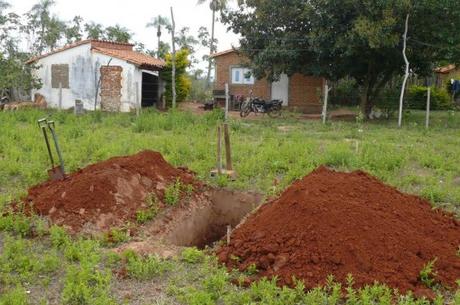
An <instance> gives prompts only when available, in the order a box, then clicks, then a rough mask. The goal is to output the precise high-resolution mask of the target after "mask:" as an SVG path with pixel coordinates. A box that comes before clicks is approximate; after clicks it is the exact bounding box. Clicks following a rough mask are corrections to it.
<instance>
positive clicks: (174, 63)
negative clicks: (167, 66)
mask: <svg viewBox="0 0 460 305" xmlns="http://www.w3.org/2000/svg"><path fill="white" fill-rule="evenodd" d="M175 30H176V23H175V22H174V12H173V8H172V6H171V38H172V41H171V43H172V59H171V61H172V108H173V109H175V108H176V44H175V38H174V31H175Z"/></svg>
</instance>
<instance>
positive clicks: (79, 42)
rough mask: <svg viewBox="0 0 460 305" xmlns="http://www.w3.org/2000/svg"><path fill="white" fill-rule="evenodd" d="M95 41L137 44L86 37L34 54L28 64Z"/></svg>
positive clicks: (126, 44)
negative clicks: (52, 49)
mask: <svg viewBox="0 0 460 305" xmlns="http://www.w3.org/2000/svg"><path fill="white" fill-rule="evenodd" d="M93 42H95V43H109V44H113V45H119V46H129V47H134V46H135V45H134V44H132V43H125V42H116V41H109V40H101V39H84V40H80V41H77V42H74V43H71V44H67V45H65V46H63V47H62V48H59V49H56V50H54V51H51V52H48V53H45V54H41V55H37V56H34V57H32V58H30V59H29V60H27V61H26V64H31V63H33V62H36V61H38V60H40V59H42V58H45V57H48V56H51V55H54V54H56V53H59V52H63V51H66V50H69V49H72V48H75V47H79V46H81V45H85V44H88V43H89V44H91V43H93Z"/></svg>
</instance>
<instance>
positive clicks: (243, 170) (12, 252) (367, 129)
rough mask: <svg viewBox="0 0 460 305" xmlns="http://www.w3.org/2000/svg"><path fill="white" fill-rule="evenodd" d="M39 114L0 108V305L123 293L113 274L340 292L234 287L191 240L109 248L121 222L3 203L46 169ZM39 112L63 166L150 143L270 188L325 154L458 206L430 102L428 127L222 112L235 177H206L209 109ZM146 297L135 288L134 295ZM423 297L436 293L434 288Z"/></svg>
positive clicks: (276, 292) (199, 298)
mask: <svg viewBox="0 0 460 305" xmlns="http://www.w3.org/2000/svg"><path fill="white" fill-rule="evenodd" d="M46 115H47V113H46V112H43V111H39V110H27V111H19V112H9V113H3V112H0V125H1V127H2V132H1V133H0V207H3V209H2V210H3V211H4V213H2V214H1V216H0V305H3V304H5V305H6V304H47V300H49V299H54V300H58V301H57V303H60V304H117V303H118V304H120V303H121V302H122V301H121V300H124V296H117V293H118V292H117V291H113V290H111V287H112V286H113V285H114V283H118V284H119V285H122V286H126V285H127V284H128V283H129V284H130V285H134V286H133V288H132V290H133V291H135V290H136V289H138V287H144V289H146V291H147V290H148V291H150V288H146V287H148V286H142V285H147V284H145V283H150V281H155V279H157V278H161V282H162V283H165V284H164V285H166V288H167V289H166V288H165V289H164V290H162V291H163V292H164V293H166V292H168V294H167V295H166V298H167V303H168V304H169V303H174V302H179V303H183V304H232V305H233V304H343V302H344V300H343V299H342V298H341V297H340V296H339V295H340V294H339V291H340V290H341V289H342V288H341V287H340V286H339V285H338V284H336V283H334V282H333V281H332V280H331V281H330V282H329V284H328V285H326V287H323V288H318V289H315V290H312V291H309V292H305V291H303V289H302V287H301V286H299V287H297V289H287V288H279V287H276V285H274V283H273V282H271V281H262V282H259V283H257V284H253V285H251V286H250V287H249V288H246V289H243V288H239V287H238V286H235V285H232V284H230V283H231V282H232V283H235V282H236V283H237V282H244V281H245V277H246V276H247V274H244V273H243V274H241V273H238V272H231V273H228V272H227V271H226V270H224V269H223V268H221V267H220V266H218V265H217V263H216V261H215V257H212V256H207V255H205V254H204V253H203V252H201V251H198V250H196V249H187V250H184V252H182V254H181V255H180V256H179V257H178V258H176V259H173V260H170V261H163V260H161V259H159V258H157V257H155V256H151V257H138V256H136V255H129V256H124V257H121V258H120V257H118V256H117V255H114V254H113V253H112V252H110V251H109V249H107V248H106V247H108V248H109V247H112V246H114V245H118V244H120V243H123V242H125V241H126V240H127V239H128V235H127V233H126V230H125V229H123V228H119V229H116V228H114V230H113V232H112V233H111V235H110V236H106V237H103V238H102V240H93V239H85V238H79V237H74V238H71V237H69V236H68V235H67V234H66V232H65V230H63V229H62V228H60V227H56V226H52V227H51V228H49V227H48V225H47V223H46V222H45V221H44V220H43V219H41V218H39V217H37V216H33V217H32V218H29V217H26V216H24V215H23V214H21V213H19V214H17V213H9V212H8V209H9V203H10V202H12V201H18V200H19V199H20V198H22V197H23V196H24V195H25V194H26V190H27V188H29V187H30V186H32V185H35V184H37V183H40V182H42V181H45V180H46V179H47V173H46V170H47V169H48V168H49V161H48V159H47V153H46V148H45V145H44V142H43V139H42V137H41V134H40V130H39V129H38V127H37V124H36V121H37V119H39V118H41V117H44V116H46ZM51 115H52V118H53V120H55V121H56V124H57V132H58V136H59V140H60V144H61V146H62V151H63V155H64V158H65V162H66V169H67V170H69V171H75V170H77V169H78V168H81V167H84V166H86V165H88V164H91V163H94V162H97V161H101V160H105V159H107V158H110V157H113V156H119V155H127V154H132V153H136V152H138V151H140V150H143V149H152V150H157V151H159V152H161V153H162V154H163V155H164V157H165V158H166V160H168V161H169V162H170V163H172V164H174V165H176V166H187V167H189V168H190V169H191V170H192V171H195V172H196V173H197V174H198V177H199V178H200V179H202V180H204V181H206V182H208V183H209V184H213V185H219V186H228V187H231V188H235V189H241V190H258V191H260V192H263V193H264V194H266V195H274V194H278V193H279V192H281V191H282V190H283V189H285V188H286V187H287V186H288V185H289V184H290V183H292V181H294V180H295V179H298V178H301V177H303V176H304V175H306V174H308V173H309V172H310V171H312V170H313V169H314V168H316V167H317V166H319V165H321V164H326V165H328V166H331V167H333V168H336V169H339V170H355V169H362V170H365V171H368V172H370V173H371V174H373V175H375V176H377V177H379V178H380V179H382V180H383V181H385V182H387V183H389V184H391V185H393V186H396V187H398V188H399V189H400V190H403V191H406V192H410V193H414V194H418V195H421V196H423V197H425V198H427V199H428V200H430V201H431V202H432V204H433V205H434V206H436V207H442V208H443V209H446V210H449V211H452V212H456V213H458V215H460V208H459V207H460V149H459V147H460V114H459V113H452V112H450V113H446V112H435V113H433V118H432V128H431V129H430V130H425V128H424V124H423V120H424V114H423V113H421V112H412V113H410V114H408V115H406V117H405V121H404V124H405V125H404V127H403V128H402V129H398V128H396V127H395V126H396V124H395V122H394V121H380V122H371V123H363V122H357V123H355V122H332V123H328V124H327V125H322V124H321V123H320V122H316V121H299V120H296V119H295V116H289V118H285V119H280V120H272V119H262V120H257V121H232V122H230V126H231V139H232V151H233V159H234V160H233V164H234V168H235V170H236V172H237V173H238V179H237V180H236V181H231V180H228V179H224V178H220V179H217V180H213V179H212V178H210V175H209V172H210V170H211V169H213V168H214V167H215V163H216V161H215V160H216V157H215V150H216V127H217V124H218V123H219V122H220V120H221V118H222V113H221V112H219V111H214V112H210V113H208V114H206V115H205V116H201V117H199V116H194V115H192V114H189V113H184V112H170V113H156V112H145V113H143V114H142V115H141V117H140V118H136V117H135V116H133V115H131V114H106V113H100V112H97V113H90V114H87V115H85V116H82V117H75V116H73V115H71V114H68V113H66V112H60V113H58V112H51ZM286 127H289V128H286ZM178 184H179V186H178ZM168 189H170V190H169V191H168V195H167V196H169V197H168V198H169V199H168V200H169V204H170V205H176V204H178V202H179V201H180V200H182V199H184V198H183V197H186V196H187V195H188V194H189V193H190V192H191V191H192V190H191V189H190V186H182V185H180V183H176V184H172V185H171V186H168ZM156 200H157V199H156V198H150V199H149V200H148V202H147V204H146V206H147V208H146V209H145V210H142V211H139V212H138V215H137V216H138V222H140V223H143V222H146V221H148V220H150V219H152V218H153V217H155V216H156V213H157V212H158V211H157V206H156V203H155V202H156ZM120 268H126V270H127V273H128V274H127V275H128V278H127V279H120V278H118V277H117V275H116V274H117V271H116V270H119V269H120ZM425 271H429V270H428V269H427V270H425ZM422 274H423V275H425V274H426V275H427V277H426V279H427V280H430V279H431V276H430V274H431V273H430V272H424V271H423V270H422ZM422 274H421V276H422ZM125 281H128V282H125ZM125 284H126V285H125ZM299 285H300V284H299ZM435 287H436V285H435ZM345 288H346V291H347V296H346V303H347V304H390V301H389V300H390V299H391V300H393V301H395V302H396V303H397V304H407V305H409V304H429V303H430V302H428V301H427V300H415V299H414V297H413V296H411V295H407V296H401V295H399V294H395V292H394V291H391V290H390V289H388V288H387V287H385V286H382V285H375V286H371V287H367V288H364V289H361V290H355V289H352V288H350V287H348V288H347V287H345ZM139 289H140V288H139ZM166 290H167V291H166ZM29 292H30V293H29ZM451 294H452V295H449V294H447V296H446V300H445V301H446V302H447V301H451V302H457V303H458V304H460V292H457V293H456V294H455V292H452V293H451ZM439 298H441V297H439ZM146 302H147V301H144V302H140V301H139V300H138V303H137V304H144V303H146ZM128 303H130V302H129V301H128ZM435 303H436V304H441V303H442V302H441V301H440V299H438V300H437V301H435ZM146 304H154V301H152V302H150V303H146ZM165 304H166V303H165ZM452 304H454V303H452Z"/></svg>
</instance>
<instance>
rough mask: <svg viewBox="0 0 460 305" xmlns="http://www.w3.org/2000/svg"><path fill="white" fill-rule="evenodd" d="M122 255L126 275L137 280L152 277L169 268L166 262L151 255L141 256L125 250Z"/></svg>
mask: <svg viewBox="0 0 460 305" xmlns="http://www.w3.org/2000/svg"><path fill="white" fill-rule="evenodd" d="M124 256H125V260H126V270H127V272H128V275H129V276H130V277H131V278H134V279H137V280H149V279H152V278H154V277H155V276H158V275H161V274H162V273H163V272H165V271H166V270H168V269H169V266H168V265H167V264H166V263H164V262H162V261H161V260H160V258H158V257H156V256H153V255H150V256H147V257H141V256H139V255H137V254H136V253H134V252H133V251H127V252H125V253H124Z"/></svg>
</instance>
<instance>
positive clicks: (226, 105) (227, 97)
mask: <svg viewBox="0 0 460 305" xmlns="http://www.w3.org/2000/svg"><path fill="white" fill-rule="evenodd" d="M228 103H229V90H228V83H225V121H227V120H228Z"/></svg>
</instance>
